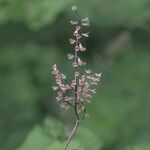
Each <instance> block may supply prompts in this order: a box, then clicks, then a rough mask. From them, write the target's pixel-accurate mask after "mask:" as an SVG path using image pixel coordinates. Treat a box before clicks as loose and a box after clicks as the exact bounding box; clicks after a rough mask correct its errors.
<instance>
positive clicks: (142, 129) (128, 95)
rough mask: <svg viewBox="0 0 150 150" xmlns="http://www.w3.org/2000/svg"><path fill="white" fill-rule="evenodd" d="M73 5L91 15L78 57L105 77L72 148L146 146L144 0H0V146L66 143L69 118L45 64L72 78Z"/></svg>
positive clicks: (20, 148)
mask: <svg viewBox="0 0 150 150" xmlns="http://www.w3.org/2000/svg"><path fill="white" fill-rule="evenodd" d="M72 4H77V6H78V8H79V14H80V16H82V17H86V16H88V17H89V18H90V21H91V25H90V27H89V31H90V38H89V39H88V41H85V43H84V44H86V45H87V49H88V50H87V53H86V54H83V58H84V59H85V60H86V61H87V65H88V66H89V68H92V70H95V72H96V71H97V72H103V78H102V81H101V84H100V86H99V88H98V90H97V95H96V97H95V98H94V100H93V103H92V104H91V106H90V107H89V108H88V111H89V112H90V118H89V119H88V120H87V121H85V122H83V124H82V125H81V128H80V130H79V133H78V134H77V136H76V137H75V139H74V140H73V143H72V144H71V145H70V149H75V148H76V149H82V148H83V149H86V150H88V149H89V150H91V149H93V150H100V149H101V150H120V149H121V150H149V149H150V140H149V139H150V117H149V113H150V109H149V108H150V101H149V100H150V92H149V91H150V86H149V85H150V81H149V77H150V70H149V64H150V58H149V56H150V52H149V49H150V44H149V39H150V2H149V0H126V1H124V0H116V1H114V0H107V1H106V0H92V1H91V0H81V1H75V0H74V1H73V0H72V1H69V0H61V1H60V0H42V1H40V0H0V149H1V150H38V149H39V150H42V149H43V150H45V149H46V150H52V149H53V150H54V149H55V150H57V149H58V150H59V149H62V147H63V145H64V142H65V140H66V138H67V135H68V134H69V133H68V132H69V131H70V128H71V126H72V123H73V121H74V120H73V117H72V112H69V113H66V112H62V110H60V109H59V106H58V105H57V104H56V103H55V101H54V95H53V94H52V91H51V85H52V84H53V78H52V76H51V74H50V66H51V65H52V64H54V63H58V64H60V67H61V68H62V69H63V70H64V71H63V72H64V73H66V74H67V75H68V77H69V78H70V72H71V70H70V69H71V68H70V63H69V62H67V58H66V54H67V53H68V52H70V50H71V49H72V47H70V45H69V42H68V39H69V38H70V36H71V33H72V31H73V29H72V27H70V25H69V21H70V20H72V19H73V18H74V17H75V16H74V15H73V14H72V12H71V10H70V6H71V5H72ZM54 118H55V119H54Z"/></svg>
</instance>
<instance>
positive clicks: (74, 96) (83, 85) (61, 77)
mask: <svg viewBox="0 0 150 150" xmlns="http://www.w3.org/2000/svg"><path fill="white" fill-rule="evenodd" d="M72 11H73V12H75V14H76V16H77V20H76V21H70V24H71V25H72V26H73V27H74V28H75V31H74V33H73V38H71V39H70V40H69V41H70V44H73V45H75V47H74V54H68V59H69V60H73V63H72V66H73V68H74V79H73V80H72V81H71V83H68V84H67V83H66V82H67V80H66V75H65V74H63V73H61V72H60V71H59V69H58V67H57V65H56V64H55V65H53V66H52V74H53V75H54V77H55V79H56V85H54V86H52V89H53V91H55V92H56V95H57V96H56V101H58V102H59V103H60V106H61V107H62V108H64V109H65V110H67V109H68V108H70V107H71V108H73V110H74V113H75V117H76V122H75V126H74V128H73V130H72V132H71V134H70V136H69V137H68V140H67V143H66V145H65V148H64V150H67V147H68V145H69V143H70V142H71V140H72V137H73V136H74V134H75V133H76V131H77V128H78V126H79V124H80V122H81V121H82V120H83V119H84V118H85V117H87V116H88V114H87V112H86V106H85V104H86V103H91V101H92V96H93V94H95V93H96V89H95V86H96V85H97V84H98V82H99V81H100V78H101V73H100V74H98V73H92V71H91V70H90V69H84V73H83V74H81V73H80V72H79V70H78V69H79V67H80V66H84V67H85V65H86V62H84V61H82V60H81V58H80V57H79V56H78V54H79V53H82V52H85V51H86V48H85V47H83V46H82V44H81V38H84V37H85V38H88V37H89V33H85V32H83V27H86V26H89V19H88V17H86V18H84V19H81V20H80V19H79V16H78V13H77V6H75V5H74V6H72ZM68 93H71V95H70V96H68Z"/></svg>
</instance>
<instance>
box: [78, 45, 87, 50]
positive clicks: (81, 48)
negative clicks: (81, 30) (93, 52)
mask: <svg viewBox="0 0 150 150" xmlns="http://www.w3.org/2000/svg"><path fill="white" fill-rule="evenodd" d="M79 49H80V51H85V50H86V48H85V47H83V46H82V44H81V43H80V44H79Z"/></svg>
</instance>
